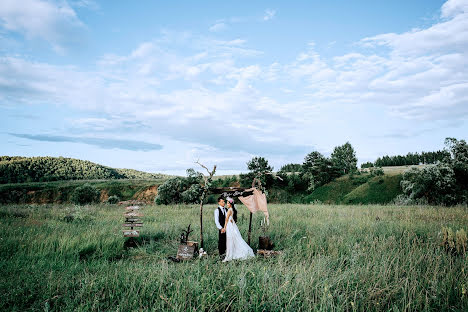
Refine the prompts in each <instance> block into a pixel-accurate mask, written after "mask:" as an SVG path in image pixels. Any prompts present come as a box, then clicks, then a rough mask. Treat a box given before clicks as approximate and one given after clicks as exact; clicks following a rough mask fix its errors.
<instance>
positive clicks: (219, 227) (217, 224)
mask: <svg viewBox="0 0 468 312" xmlns="http://www.w3.org/2000/svg"><path fill="white" fill-rule="evenodd" d="M218 207H219V209H221V211H222V212H223V215H226V208H224V207H221V206H218ZM214 220H215V224H216V227H217V228H218V230H221V229H222V228H223V226H224V224H223V225H221V224H219V211H218V208H216V209H215V211H214Z"/></svg>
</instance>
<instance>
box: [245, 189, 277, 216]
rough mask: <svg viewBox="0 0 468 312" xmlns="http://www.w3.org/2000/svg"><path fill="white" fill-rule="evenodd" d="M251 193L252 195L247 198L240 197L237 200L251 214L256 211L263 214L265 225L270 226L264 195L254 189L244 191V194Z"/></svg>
mask: <svg viewBox="0 0 468 312" xmlns="http://www.w3.org/2000/svg"><path fill="white" fill-rule="evenodd" d="M249 191H252V195H249V196H245V197H243V196H240V197H239V200H240V201H241V202H242V203H243V204H244V205H245V206H247V208H248V209H249V210H250V212H251V213H255V212H257V211H262V212H263V213H264V214H265V218H266V221H267V224H270V220H269V214H268V208H267V200H266V195H265V194H264V193H262V192H261V191H259V190H258V189H256V188H255V187H253V188H250V189H247V190H245V191H244V192H249Z"/></svg>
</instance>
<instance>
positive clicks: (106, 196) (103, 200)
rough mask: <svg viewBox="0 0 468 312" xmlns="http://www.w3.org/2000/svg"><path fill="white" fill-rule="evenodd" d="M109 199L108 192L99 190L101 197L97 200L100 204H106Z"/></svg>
mask: <svg viewBox="0 0 468 312" xmlns="http://www.w3.org/2000/svg"><path fill="white" fill-rule="evenodd" d="M107 199H109V192H108V191H107V190H101V196H100V198H99V200H100V201H101V203H102V202H106V201H107Z"/></svg>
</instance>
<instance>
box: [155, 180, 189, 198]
mask: <svg viewBox="0 0 468 312" xmlns="http://www.w3.org/2000/svg"><path fill="white" fill-rule="evenodd" d="M184 187H185V181H184V178H180V177H175V178H170V179H169V180H167V181H166V182H164V183H163V184H161V185H160V186H159V187H158V195H157V196H156V198H155V199H154V202H155V203H156V204H158V205H169V204H173V203H175V204H177V203H179V202H180V197H181V194H182V192H183V191H184Z"/></svg>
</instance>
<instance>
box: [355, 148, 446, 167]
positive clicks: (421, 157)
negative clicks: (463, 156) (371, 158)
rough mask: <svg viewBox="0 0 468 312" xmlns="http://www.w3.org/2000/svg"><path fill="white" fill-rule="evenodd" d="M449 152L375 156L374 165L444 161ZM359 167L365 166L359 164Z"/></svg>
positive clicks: (386, 165) (402, 164) (405, 164)
mask: <svg viewBox="0 0 468 312" xmlns="http://www.w3.org/2000/svg"><path fill="white" fill-rule="evenodd" d="M449 156H450V153H449V152H448V151H446V150H441V151H436V152H421V153H420V154H419V153H408V154H407V155H395V156H388V155H385V156H383V157H379V158H377V160H376V161H375V164H374V165H375V166H377V167H388V166H409V165H419V164H426V165H427V164H435V163H437V162H441V161H444V160H445V159H446V158H447V157H449ZM361 168H365V167H363V166H361Z"/></svg>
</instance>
